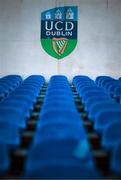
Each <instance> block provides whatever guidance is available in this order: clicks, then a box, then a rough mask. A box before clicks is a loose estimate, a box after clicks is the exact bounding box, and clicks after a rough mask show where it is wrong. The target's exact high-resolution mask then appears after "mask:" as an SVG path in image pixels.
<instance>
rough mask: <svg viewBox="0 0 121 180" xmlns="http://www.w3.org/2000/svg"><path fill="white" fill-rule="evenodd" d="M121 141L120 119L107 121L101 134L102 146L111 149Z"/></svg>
mask: <svg viewBox="0 0 121 180" xmlns="http://www.w3.org/2000/svg"><path fill="white" fill-rule="evenodd" d="M120 141H121V121H115V122H114V121H113V122H111V123H109V124H108V125H107V126H106V128H105V129H104V131H103V134H102V143H101V144H102V146H103V147H105V148H106V149H110V150H112V148H114V147H115V146H116V144H117V143H119V142H120Z"/></svg>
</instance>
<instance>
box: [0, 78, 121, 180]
mask: <svg viewBox="0 0 121 180" xmlns="http://www.w3.org/2000/svg"><path fill="white" fill-rule="evenodd" d="M0 152H1V153H0V178H3V179H4V178H5V179H9V178H20V179H36V178H37V179H90V178H91V179H101V178H102V179H103V178H104V179H108V178H114V179H116V178H121V158H120V157H121V78H119V79H114V78H112V77H110V76H98V77H97V78H96V79H95V80H93V79H91V78H90V77H88V76H85V75H78V76H75V77H74V78H73V80H72V83H71V82H69V80H68V79H67V77H66V76H64V75H54V76H52V77H51V78H50V79H49V82H46V81H45V78H44V77H43V76H42V75H31V76H29V77H27V78H26V79H22V78H21V76H19V75H8V76H5V77H1V78H0Z"/></svg>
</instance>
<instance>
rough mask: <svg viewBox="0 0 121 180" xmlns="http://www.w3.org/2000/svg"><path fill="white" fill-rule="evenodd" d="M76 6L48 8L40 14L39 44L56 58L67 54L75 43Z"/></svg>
mask: <svg viewBox="0 0 121 180" xmlns="http://www.w3.org/2000/svg"><path fill="white" fill-rule="evenodd" d="M77 14H78V13H77V7H76V6H65V7H57V8H53V9H49V10H47V11H44V12H42V14H41V44H42V47H43V49H44V50H45V51H46V52H47V53H48V54H49V55H51V56H53V57H54V58H56V59H62V58H64V57H65V56H68V55H69V54H70V53H71V52H72V51H73V50H74V48H75V47H76V44H77Z"/></svg>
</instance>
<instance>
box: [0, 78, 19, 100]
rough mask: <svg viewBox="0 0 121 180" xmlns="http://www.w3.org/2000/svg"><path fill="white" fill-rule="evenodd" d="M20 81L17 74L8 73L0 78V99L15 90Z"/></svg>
mask: <svg viewBox="0 0 121 180" xmlns="http://www.w3.org/2000/svg"><path fill="white" fill-rule="evenodd" d="M21 82H22V78H21V77H20V76H19V75H8V76H5V77H2V78H0V101H1V100H3V99H4V98H5V97H6V96H8V95H9V93H11V92H12V91H14V90H15V88H17V87H18V86H19V84H20V83H21Z"/></svg>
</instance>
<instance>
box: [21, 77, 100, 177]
mask: <svg viewBox="0 0 121 180" xmlns="http://www.w3.org/2000/svg"><path fill="white" fill-rule="evenodd" d="M90 177H91V178H94V177H99V174H98V172H97V171H96V168H95V166H94V163H93V160H92V153H91V150H90V146H89V143H88V141H87V136H86V132H85V129H84V127H83V124H82V121H81V119H80V115H79V113H78V112H77V109H76V106H75V103H74V99H73V95H72V91H71V88H70V85H69V82H68V80H67V78H66V77H65V76H53V77H51V79H50V81H49V85H48V88H47V92H46V95H45V99H44V104H43V106H42V110H41V113H40V117H39V121H38V126H37V130H36V133H35V138H34V143H33V144H32V147H31V149H30V152H29V154H28V158H27V162H26V164H25V176H24V178H28V179H30V178H41V179H45V178H48V179H55V178H56V179H58V178H74V179H75V178H90Z"/></svg>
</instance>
